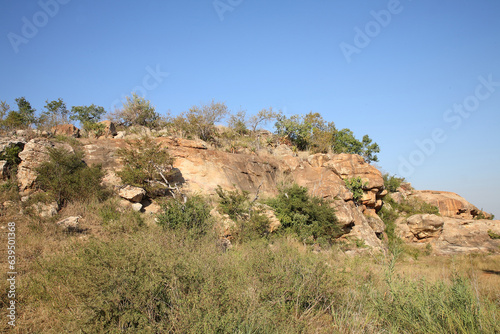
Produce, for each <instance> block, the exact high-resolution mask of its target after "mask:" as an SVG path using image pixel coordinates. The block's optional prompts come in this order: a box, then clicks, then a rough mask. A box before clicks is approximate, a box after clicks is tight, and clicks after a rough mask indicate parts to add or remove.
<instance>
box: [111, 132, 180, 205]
mask: <svg viewBox="0 0 500 334" xmlns="http://www.w3.org/2000/svg"><path fill="white" fill-rule="evenodd" d="M127 144H128V147H127V148H121V149H119V150H118V151H117V155H118V156H119V157H120V158H121V159H122V161H123V168H122V170H121V171H119V172H118V173H117V174H118V176H120V177H121V179H122V181H123V182H124V183H125V184H129V185H132V186H136V187H141V188H144V189H145V190H146V192H147V194H148V195H149V196H161V195H165V193H166V192H167V191H168V190H170V188H171V187H170V184H169V183H167V182H165V179H164V178H163V177H165V178H167V181H168V177H170V176H171V174H172V169H173V167H172V163H173V161H174V159H173V158H171V157H170V155H169V153H168V151H167V149H166V148H164V147H162V146H161V144H159V143H158V144H157V143H155V142H154V140H153V139H151V138H148V137H145V138H143V139H141V140H135V141H127ZM162 174H163V176H162Z"/></svg>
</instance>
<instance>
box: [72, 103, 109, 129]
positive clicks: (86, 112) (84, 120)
mask: <svg viewBox="0 0 500 334" xmlns="http://www.w3.org/2000/svg"><path fill="white" fill-rule="evenodd" d="M105 113H106V111H105V110H104V108H103V107H100V106H96V105H94V104H92V105H90V106H73V107H72V108H71V116H70V119H71V120H73V121H79V122H80V123H81V124H82V126H83V129H84V130H85V131H94V130H98V128H96V127H98V125H96V123H98V122H99V121H100V120H101V117H102V116H103V115H104V114H105ZM103 129H104V128H103Z"/></svg>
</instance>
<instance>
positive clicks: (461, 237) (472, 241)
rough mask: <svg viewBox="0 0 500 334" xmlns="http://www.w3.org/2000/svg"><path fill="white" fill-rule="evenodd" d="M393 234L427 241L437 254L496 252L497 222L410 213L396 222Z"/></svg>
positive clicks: (498, 245) (499, 227) (499, 247)
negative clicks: (493, 236)
mask: <svg viewBox="0 0 500 334" xmlns="http://www.w3.org/2000/svg"><path fill="white" fill-rule="evenodd" d="M396 233H397V234H398V236H399V237H401V238H402V239H403V240H405V241H406V242H408V243H418V244H427V243H429V244H430V245H431V246H432V249H433V250H434V251H435V252H436V253H437V254H452V253H471V252H481V253H484V252H500V240H498V239H493V238H492V237H491V236H490V234H491V233H494V234H497V235H498V234H500V221H499V220H488V219H474V220H472V219H460V218H450V217H439V216H436V215H429V214H423V215H414V216H411V217H409V218H407V219H405V218H400V219H398V221H396Z"/></svg>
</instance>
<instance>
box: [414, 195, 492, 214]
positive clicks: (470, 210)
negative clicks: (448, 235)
mask: <svg viewBox="0 0 500 334" xmlns="http://www.w3.org/2000/svg"><path fill="white" fill-rule="evenodd" d="M412 197H413V198H418V199H420V200H423V201H424V202H427V203H429V204H432V205H435V206H437V207H438V209H439V213H440V214H441V215H442V216H445V217H452V218H463V219H473V218H476V217H477V216H478V215H479V214H480V213H482V214H483V215H484V218H490V217H491V215H490V214H488V213H485V212H482V211H481V210H479V209H478V208H477V207H475V206H474V205H472V204H470V203H469V202H467V201H466V200H465V199H464V198H463V197H461V196H459V195H457V194H455V193H452V192H447V191H431V190H414V191H412V192H411V194H410V195H409V198H412Z"/></svg>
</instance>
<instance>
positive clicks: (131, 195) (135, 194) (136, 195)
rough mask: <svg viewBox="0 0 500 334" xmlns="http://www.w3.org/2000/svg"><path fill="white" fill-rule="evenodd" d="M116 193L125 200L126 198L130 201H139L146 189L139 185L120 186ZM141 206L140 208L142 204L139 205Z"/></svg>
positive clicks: (144, 194)
mask: <svg viewBox="0 0 500 334" xmlns="http://www.w3.org/2000/svg"><path fill="white" fill-rule="evenodd" d="M118 195H120V197H121V198H125V199H126V200H128V201H130V202H133V203H139V202H140V201H142V199H143V198H144V196H146V190H144V189H142V188H139V187H133V186H125V187H124V188H121V189H120V190H119V191H118ZM139 204H140V203H139ZM141 208H142V205H141ZM141 208H140V209H141ZM140 209H139V210H140Z"/></svg>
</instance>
